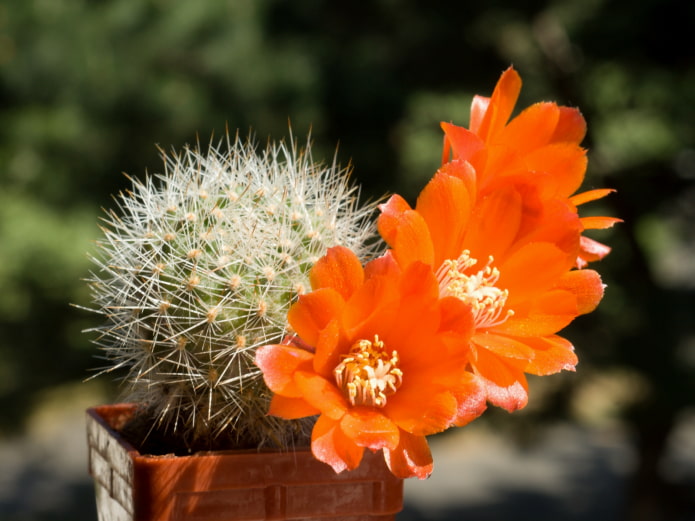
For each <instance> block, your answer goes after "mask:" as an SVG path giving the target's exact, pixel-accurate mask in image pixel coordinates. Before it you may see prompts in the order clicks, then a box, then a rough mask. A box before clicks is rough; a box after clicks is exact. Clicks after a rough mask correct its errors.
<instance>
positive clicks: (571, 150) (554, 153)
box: [524, 143, 587, 198]
mask: <svg viewBox="0 0 695 521" xmlns="http://www.w3.org/2000/svg"><path fill="white" fill-rule="evenodd" d="M524 163H525V164H526V167H527V168H528V169H529V170H531V171H533V172H544V173H547V174H549V175H550V179H551V180H552V183H540V182H539V183H538V186H539V188H540V189H543V188H544V187H545V186H550V187H551V190H542V191H541V193H542V196H543V197H546V198H548V197H554V196H556V195H559V196H560V197H569V196H570V195H572V194H573V193H574V192H575V191H576V190H577V189H578V188H579V187H580V186H581V184H582V182H583V181H584V175H585V174H586V165H587V159H586V151H585V150H584V149H583V148H580V147H579V146H577V145H574V144H572V143H553V144H550V145H546V146H543V147H540V148H537V149H536V150H533V151H530V152H529V153H528V154H526V155H525V156H524Z"/></svg>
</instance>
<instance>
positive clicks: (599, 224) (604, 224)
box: [579, 216, 623, 230]
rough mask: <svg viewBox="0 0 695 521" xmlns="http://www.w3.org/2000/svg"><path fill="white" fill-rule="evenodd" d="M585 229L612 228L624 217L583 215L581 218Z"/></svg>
mask: <svg viewBox="0 0 695 521" xmlns="http://www.w3.org/2000/svg"><path fill="white" fill-rule="evenodd" d="M579 220H580V221H581V223H582V226H583V227H584V229H585V230H605V229H606V228H611V227H612V226H613V225H614V224H617V223H621V222H623V220H622V219H617V218H616V217H598V216H591V217H582V218H581V219H579Z"/></svg>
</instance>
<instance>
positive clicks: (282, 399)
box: [268, 394, 321, 420]
mask: <svg viewBox="0 0 695 521" xmlns="http://www.w3.org/2000/svg"><path fill="white" fill-rule="evenodd" d="M320 412H321V411H319V410H318V409H317V408H316V407H313V406H311V405H309V403H307V401H306V400H305V399H304V398H290V397H287V396H283V395H281V394H275V395H273V398H272V399H271V400H270V407H269V409H268V414H270V415H272V416H278V417H280V418H284V419H285V420H296V419H298V418H306V417H307V416H314V415H316V414H319V413H320Z"/></svg>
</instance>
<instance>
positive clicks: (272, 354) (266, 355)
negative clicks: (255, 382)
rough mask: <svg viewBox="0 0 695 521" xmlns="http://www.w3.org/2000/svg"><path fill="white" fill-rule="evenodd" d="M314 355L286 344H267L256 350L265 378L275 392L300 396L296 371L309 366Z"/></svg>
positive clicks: (257, 359) (258, 362)
mask: <svg viewBox="0 0 695 521" xmlns="http://www.w3.org/2000/svg"><path fill="white" fill-rule="evenodd" d="M313 357H314V355H313V354H311V353H309V352H308V351H305V350H304V349H298V348H295V347H290V346H286V345H267V346H262V347H259V348H258V349H257V350H256V358H255V362H256V365H257V366H258V367H260V368H261V371H263V380H264V381H265V384H266V385H267V386H268V388H269V389H270V390H271V391H273V392H274V393H280V394H283V395H285V396H293V397H299V396H301V395H302V394H301V391H300V389H299V387H297V385H296V384H295V383H294V373H295V371H297V370H298V369H299V368H302V367H306V366H309V365H310V364H311V360H312V359H313Z"/></svg>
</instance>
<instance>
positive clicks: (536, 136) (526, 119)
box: [498, 102, 560, 152]
mask: <svg viewBox="0 0 695 521" xmlns="http://www.w3.org/2000/svg"><path fill="white" fill-rule="evenodd" d="M559 119H560V110H559V109H558V107H557V105H556V104H555V103H548V102H542V103H536V104H534V105H531V106H530V107H528V108H526V109H524V110H523V111H522V112H521V114H519V115H518V116H517V117H515V118H514V119H513V120H512V121H510V122H509V125H507V126H506V127H505V128H504V129H503V130H502V131H501V132H500V134H499V137H498V139H499V141H500V142H504V143H508V144H510V146H511V147H513V148H515V149H516V150H523V151H524V152H526V151H531V150H535V149H536V148H540V147H541V146H543V145H546V144H548V143H549V142H550V139H551V138H552V136H553V133H554V132H555V127H556V126H557V123H558V120H559Z"/></svg>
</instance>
